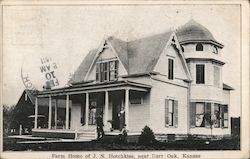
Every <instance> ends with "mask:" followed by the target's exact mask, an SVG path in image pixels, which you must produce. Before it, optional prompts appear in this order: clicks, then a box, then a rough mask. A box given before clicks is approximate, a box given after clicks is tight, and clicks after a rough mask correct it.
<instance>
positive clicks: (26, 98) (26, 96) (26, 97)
mask: <svg viewBox="0 0 250 159" xmlns="http://www.w3.org/2000/svg"><path fill="white" fill-rule="evenodd" d="M24 97H25V101H27V100H28V95H27V93H25V96H24Z"/></svg>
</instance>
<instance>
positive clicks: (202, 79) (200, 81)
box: [196, 64, 205, 84]
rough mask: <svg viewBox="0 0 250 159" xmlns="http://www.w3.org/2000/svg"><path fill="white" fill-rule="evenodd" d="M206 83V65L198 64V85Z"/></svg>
mask: <svg viewBox="0 0 250 159" xmlns="http://www.w3.org/2000/svg"><path fill="white" fill-rule="evenodd" d="M204 83H205V65H203V64H198V65H196V84H204Z"/></svg>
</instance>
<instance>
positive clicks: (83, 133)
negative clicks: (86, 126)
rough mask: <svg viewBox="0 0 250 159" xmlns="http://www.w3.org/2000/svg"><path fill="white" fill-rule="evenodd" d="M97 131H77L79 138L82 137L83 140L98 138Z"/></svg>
mask: <svg viewBox="0 0 250 159" xmlns="http://www.w3.org/2000/svg"><path fill="white" fill-rule="evenodd" d="M96 137H97V136H96V131H87V130H84V131H81V132H78V133H77V139H81V140H83V139H84V140H85V139H86V140H95V139H96Z"/></svg>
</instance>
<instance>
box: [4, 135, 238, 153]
mask: <svg viewBox="0 0 250 159" xmlns="http://www.w3.org/2000/svg"><path fill="white" fill-rule="evenodd" d="M18 141H22V139H13V138H4V142H3V150H4V151H48V150H49V151H72V150H75V151H81V150H85V151H103V150H240V142H239V139H224V140H217V141H210V142H209V144H208V143H206V140H180V141H174V142H155V143H153V144H150V145H147V146H145V145H140V144H138V143H136V142H133V143H119V142H116V141H115V140H99V141H89V142H74V143H72V142H71V143H68V142H60V143H32V144H21V143H17V142H18Z"/></svg>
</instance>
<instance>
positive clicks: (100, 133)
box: [96, 114, 104, 139]
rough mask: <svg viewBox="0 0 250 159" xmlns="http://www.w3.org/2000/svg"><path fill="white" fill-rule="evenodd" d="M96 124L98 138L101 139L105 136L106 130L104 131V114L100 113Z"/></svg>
mask: <svg viewBox="0 0 250 159" xmlns="http://www.w3.org/2000/svg"><path fill="white" fill-rule="evenodd" d="M96 125H97V139H100V138H102V137H103V136H104V131H103V126H104V124H103V118H102V115H101V114H100V115H98V116H97V118H96Z"/></svg>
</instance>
